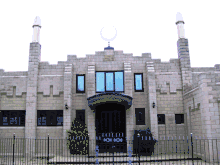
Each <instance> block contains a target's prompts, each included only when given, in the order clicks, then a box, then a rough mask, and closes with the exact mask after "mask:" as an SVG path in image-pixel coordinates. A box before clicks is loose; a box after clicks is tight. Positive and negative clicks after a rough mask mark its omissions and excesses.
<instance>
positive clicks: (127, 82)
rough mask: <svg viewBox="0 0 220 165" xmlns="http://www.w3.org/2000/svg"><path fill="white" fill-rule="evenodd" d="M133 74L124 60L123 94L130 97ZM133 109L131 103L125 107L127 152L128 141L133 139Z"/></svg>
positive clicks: (129, 64) (129, 65)
mask: <svg viewBox="0 0 220 165" xmlns="http://www.w3.org/2000/svg"><path fill="white" fill-rule="evenodd" d="M132 76H133V74H132V71H131V63H125V62H124V92H125V95H128V96H130V97H132V96H133V91H132V90H133V87H132V86H133V84H134V83H133V81H132V80H133V77H132ZM134 117H135V116H134V110H133V105H132V106H131V107H130V108H129V109H126V140H127V152H128V149H129V148H128V147H129V143H132V140H133V135H134V124H135V123H134V121H135V120H134ZM130 146H131V147H132V151H133V146H132V145H131V144H130Z"/></svg>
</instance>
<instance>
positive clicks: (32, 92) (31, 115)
mask: <svg viewBox="0 0 220 165" xmlns="http://www.w3.org/2000/svg"><path fill="white" fill-rule="evenodd" d="M40 28H41V21H40V17H38V16H37V17H36V18H35V20H34V24H33V38H32V43H30V50H29V62H28V79H27V96H26V117H25V138H28V139H30V138H33V139H34V138H35V137H36V136H37V135H36V126H37V83H38V68H39V63H40V57H41V45H40V43H39V42H40ZM32 144H34V143H32ZM26 147H27V148H26V153H27V154H29V153H31V150H33V151H34V150H35V146H33V147H29V146H28V145H27V146H26ZM30 149H31V150H30Z"/></svg>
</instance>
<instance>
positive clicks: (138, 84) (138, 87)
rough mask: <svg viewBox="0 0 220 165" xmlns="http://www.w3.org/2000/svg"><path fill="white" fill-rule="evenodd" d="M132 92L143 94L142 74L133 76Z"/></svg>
mask: <svg viewBox="0 0 220 165" xmlns="http://www.w3.org/2000/svg"><path fill="white" fill-rule="evenodd" d="M134 90H135V92H144V87H143V73H135V74H134Z"/></svg>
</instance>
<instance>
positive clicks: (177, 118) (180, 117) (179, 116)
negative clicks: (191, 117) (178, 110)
mask: <svg viewBox="0 0 220 165" xmlns="http://www.w3.org/2000/svg"><path fill="white" fill-rule="evenodd" d="M175 123H176V124H184V114H175Z"/></svg>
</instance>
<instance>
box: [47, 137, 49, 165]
mask: <svg viewBox="0 0 220 165" xmlns="http://www.w3.org/2000/svg"><path fill="white" fill-rule="evenodd" d="M47 139H48V143H47V153H48V156H47V163H48V162H49V134H48V137H47Z"/></svg>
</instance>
